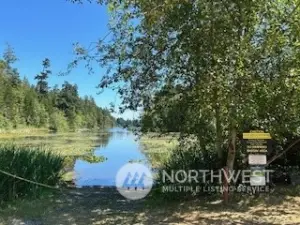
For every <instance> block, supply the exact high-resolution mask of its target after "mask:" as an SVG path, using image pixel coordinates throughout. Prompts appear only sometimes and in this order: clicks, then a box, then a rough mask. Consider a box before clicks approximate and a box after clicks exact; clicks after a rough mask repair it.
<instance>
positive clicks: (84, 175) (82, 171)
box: [74, 128, 147, 187]
mask: <svg viewBox="0 0 300 225" xmlns="http://www.w3.org/2000/svg"><path fill="white" fill-rule="evenodd" d="M110 134H111V136H110V138H109V139H108V144H107V145H105V146H103V145H102V146H98V147H97V148H96V150H95V152H94V154H95V156H103V157H104V158H106V159H107V160H105V161H104V162H100V163H89V162H87V161H85V160H82V159H77V160H76V163H75V168H74V170H75V175H76V180H75V184H76V186H78V187H82V186H114V185H115V176H116V174H117V172H118V170H119V168H121V167H122V166H123V165H124V164H126V163H128V162H130V161H139V162H147V158H146V156H145V155H144V154H143V153H142V152H141V151H140V145H139V143H138V140H137V139H136V137H135V136H134V135H133V134H132V133H131V132H129V131H127V130H125V129H121V128H114V129H111V130H110Z"/></svg>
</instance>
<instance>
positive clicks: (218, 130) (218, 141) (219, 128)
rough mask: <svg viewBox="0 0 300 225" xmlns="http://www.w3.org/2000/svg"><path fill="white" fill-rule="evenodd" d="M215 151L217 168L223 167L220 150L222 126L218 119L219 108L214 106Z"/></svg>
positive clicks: (221, 151)
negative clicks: (217, 162)
mask: <svg viewBox="0 0 300 225" xmlns="http://www.w3.org/2000/svg"><path fill="white" fill-rule="evenodd" d="M215 113H216V151H217V154H218V161H219V167H220V168H222V167H223V149H222V126H221V118H220V108H219V106H216V108H215Z"/></svg>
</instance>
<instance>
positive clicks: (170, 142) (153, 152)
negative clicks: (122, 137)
mask: <svg viewBox="0 0 300 225" xmlns="http://www.w3.org/2000/svg"><path fill="white" fill-rule="evenodd" d="M140 143H141V145H142V151H143V152H144V153H145V154H146V155H147V156H148V158H149V160H150V163H151V165H152V167H153V168H159V167H160V166H161V165H162V164H163V163H164V162H165V161H166V160H167V159H168V158H169V156H170V154H171V153H172V151H173V149H174V148H176V146H178V141H177V137H176V135H164V136H158V135H157V134H148V135H144V136H142V137H141V140H140Z"/></svg>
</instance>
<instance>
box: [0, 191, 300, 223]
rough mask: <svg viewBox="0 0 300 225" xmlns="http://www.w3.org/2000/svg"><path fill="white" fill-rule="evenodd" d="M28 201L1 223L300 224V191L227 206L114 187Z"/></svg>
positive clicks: (215, 202)
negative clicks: (132, 195)
mask: <svg viewBox="0 0 300 225" xmlns="http://www.w3.org/2000/svg"><path fill="white" fill-rule="evenodd" d="M26 204H27V205H25V206H23V207H24V208H26V209H23V210H20V209H19V210H18V209H17V208H15V211H13V210H11V212H10V213H9V215H7V213H6V215H7V216H8V217H7V218H6V219H5V220H6V222H3V223H2V224H5V225H6V224H13V225H19V224H26V225H60V224H62V225H90V224H93V225H94V224H95V225H96V224H99V225H100V224H105V225H110V224H116V225H122V224H144V225H159V224H161V225H164V224H165V225H167V224H168V225H170V224H172V225H173V224H174V225H175V224H190V225H192V224H207V225H209V224H216V225H223V224H224V225H227V224H234V225H237V224H240V225H246V224H247V225H248V224H249V225H250V224H261V225H267V224H274V225H275V224H276V225H282V224H290V225H292V224H295V225H296V224H300V197H297V196H287V195H280V193H273V194H271V195H269V196H261V197H259V198H256V199H254V198H253V197H249V196H246V197H244V198H240V199H239V200H236V199H235V200H234V202H233V203H230V204H229V205H228V206H226V207H225V206H224V205H223V204H222V202H221V201H218V200H215V201H205V202H204V201H201V200H199V199H198V200H189V201H184V202H178V201H176V202H175V201H171V200H170V201H164V200H161V199H160V200H157V201H156V200H151V201H149V200H139V201H129V200H126V199H124V198H123V197H121V196H120V195H119V193H118V192H117V191H116V190H115V189H113V188H83V189H75V190H70V191H68V192H66V193H61V194H55V195H52V196H51V198H50V197H49V196H48V198H47V200H46V201H45V200H35V201H33V202H31V203H26ZM27 210H28V211H27ZM0 224H1V222H0Z"/></svg>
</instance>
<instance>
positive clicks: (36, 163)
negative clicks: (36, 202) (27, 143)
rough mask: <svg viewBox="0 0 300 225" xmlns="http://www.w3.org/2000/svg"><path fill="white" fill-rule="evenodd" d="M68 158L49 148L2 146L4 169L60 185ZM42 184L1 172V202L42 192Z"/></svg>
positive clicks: (1, 165)
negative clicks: (65, 159) (65, 160)
mask: <svg viewBox="0 0 300 225" xmlns="http://www.w3.org/2000/svg"><path fill="white" fill-rule="evenodd" d="M63 161H64V158H63V157H61V156H59V155H56V154H53V153H51V152H50V151H48V150H47V149H41V148H34V147H22V146H16V145H11V144H4V145H1V146H0V170H2V171H4V172H8V173H10V174H12V175H16V176H18V177H21V178H24V179H27V180H30V181H33V182H37V183H42V184H45V185H49V186H56V185H57V184H58V183H59V181H60V178H61V171H62V169H63V165H64V164H63ZM40 190H41V187H40V186H38V185H36V184H32V183H30V182H27V181H24V180H21V179H19V178H15V177H13V176H9V175H8V174H4V173H2V172H0V203H1V202H3V201H9V200H13V199H17V198H19V197H23V196H27V195H38V193H39V191H40Z"/></svg>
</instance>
